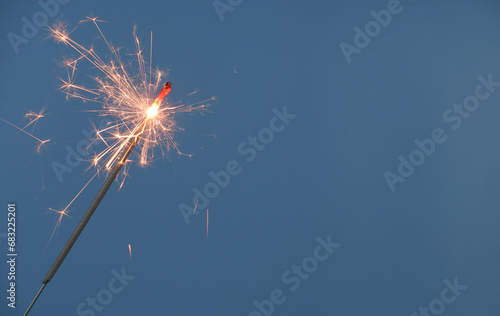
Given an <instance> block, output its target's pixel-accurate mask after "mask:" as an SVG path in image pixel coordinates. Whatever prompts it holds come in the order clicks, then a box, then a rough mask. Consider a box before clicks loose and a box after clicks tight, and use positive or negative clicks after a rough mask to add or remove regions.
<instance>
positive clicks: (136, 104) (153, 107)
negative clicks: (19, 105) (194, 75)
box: [25, 17, 214, 316]
mask: <svg viewBox="0 0 500 316" xmlns="http://www.w3.org/2000/svg"><path fill="white" fill-rule="evenodd" d="M84 21H88V22H91V23H93V24H94V26H95V27H96V29H97V31H98V32H99V34H100V38H101V39H102V40H103V41H104V43H105V45H106V46H107V48H108V49H109V50H110V52H111V57H112V59H111V61H109V62H107V63H106V62H105V61H104V60H103V59H102V58H101V57H100V56H99V55H98V54H97V52H96V50H95V49H94V48H93V46H91V47H90V48H87V47H85V46H83V45H81V44H79V43H77V42H76V41H74V40H73V39H72V38H71V37H70V34H71V32H72V31H71V32H70V31H68V30H67V29H66V27H65V26H64V25H63V24H62V23H58V24H56V25H54V26H53V27H49V29H50V30H51V34H52V37H53V38H54V39H55V40H56V41H57V42H60V43H63V44H64V45H66V46H68V47H70V48H71V49H73V51H74V52H75V53H76V54H77V56H78V57H77V58H73V59H67V60H65V61H64V65H65V66H66V74H67V78H66V79H62V78H60V80H61V81H62V85H61V89H62V90H64V91H65V92H66V97H67V98H68V99H69V98H70V97H73V98H78V99H80V100H82V101H84V102H86V101H93V102H97V103H100V104H101V105H102V108H101V109H99V110H97V111H96V112H98V113H99V114H100V115H101V116H106V117H112V118H114V119H115V120H114V121H113V122H111V123H110V124H108V126H106V127H105V128H103V129H101V130H97V131H96V139H95V141H102V142H103V143H104V144H105V145H106V148H105V149H104V150H103V151H101V152H99V153H97V154H95V156H94V158H93V160H92V164H93V165H94V166H95V167H96V169H97V171H96V174H95V175H94V176H93V177H92V178H91V180H90V181H92V179H94V178H95V176H96V175H97V174H99V172H100V171H101V170H105V171H106V172H107V176H106V178H105V180H104V183H103V184H102V186H101V188H100V190H99V191H98V193H97V195H96V196H95V198H94V200H93V201H92V203H91V204H90V206H89V208H88V209H87V211H86V213H85V214H84V215H83V217H82V219H81V220H80V222H79V224H78V226H77V227H76V228H75V230H74V231H73V233H72V234H71V236H70V238H69V239H68V241H67V242H66V245H65V246H64V248H63V249H62V251H61V252H60V254H59V256H58V257H57V259H56V260H55V261H54V263H53V264H52V266H51V268H50V269H49V271H48V272H47V274H46V276H45V278H44V279H43V284H42V287H41V288H40V290H39V291H38V293H37V294H36V296H35V298H34V300H33V301H32V302H31V304H30V306H29V307H28V309H27V311H26V313H25V316H26V315H28V313H29V311H30V310H31V309H32V307H33V305H34V304H35V302H36V301H37V299H38V297H39V296H40V294H41V292H42V291H43V289H44V288H45V286H46V285H47V284H48V283H49V282H50V281H51V280H52V278H53V277H54V275H55V273H56V272H57V270H58V269H59V267H60V266H61V264H62V262H63V261H64V259H65V258H66V256H67V255H68V253H69V251H70V250H71V249H72V247H73V245H74V243H75V242H76V240H77V239H78V237H79V236H80V234H81V233H82V231H83V229H84V228H85V226H86V225H87V223H88V221H89V220H90V218H91V217H92V215H93V213H94V211H95V210H96V208H97V207H98V205H99V203H100V202H101V200H102V199H103V197H104V195H105V194H106V192H107V191H108V189H109V187H110V186H111V184H112V183H113V182H114V181H115V179H117V176H118V174H119V172H120V171H121V170H122V168H123V175H124V178H123V181H124V180H125V177H126V175H127V172H126V167H127V165H126V162H127V159H128V158H129V156H130V155H131V153H132V151H133V149H134V147H138V151H139V153H138V156H139V163H140V164H141V165H146V164H147V163H148V162H149V161H151V160H152V158H153V148H154V147H155V146H156V147H159V148H161V152H162V154H165V152H166V151H168V150H169V149H170V148H175V149H176V150H177V152H178V153H179V154H182V153H181V152H180V150H179V149H178V147H177V144H176V142H175V141H174V140H173V134H174V132H176V131H178V130H180V129H181V128H180V127H178V126H177V125H176V122H175V120H174V117H175V115H176V114H178V113H181V112H191V111H193V110H199V109H203V108H204V107H206V106H207V105H206V104H205V103H204V102H206V101H209V100H214V98H211V99H208V100H205V101H202V102H199V103H195V104H191V105H184V104H170V103H169V102H166V104H162V103H165V102H163V101H164V99H165V97H166V96H167V95H168V94H169V93H170V90H171V83H170V82H167V83H166V84H165V85H164V86H163V88H162V89H161V91H160V93H159V94H158V96H157V97H156V98H155V99H154V101H153V98H152V96H153V93H154V92H155V91H157V90H158V87H159V84H160V82H162V78H163V75H164V74H163V73H162V72H161V71H159V70H155V75H154V78H152V72H153V71H152V68H151V59H152V49H150V51H151V53H150V63H149V72H148V71H147V70H146V63H145V61H144V58H143V56H142V53H143V48H142V47H141V45H140V41H139V38H138V37H137V35H136V29H135V28H134V33H133V36H134V42H135V47H136V51H137V52H136V54H135V62H136V63H137V65H138V68H137V69H136V70H135V71H134V70H132V71H130V68H132V64H131V63H130V64H126V63H124V62H123V61H122V58H121V56H120V53H119V49H117V48H115V47H113V46H111V45H110V44H109V42H108V40H107V39H106V37H105V36H104V34H103V32H102V31H101V29H100V27H99V25H98V23H97V22H101V21H98V20H97V18H96V17H88V18H87V19H86V20H84ZM84 21H82V22H84ZM151 48H152V33H151ZM81 61H88V62H90V64H91V65H92V66H94V68H96V69H97V70H98V71H100V75H99V76H96V77H93V79H94V81H95V82H96V84H97V88H89V87H86V86H83V85H78V84H76V83H75V73H76V71H77V69H78V67H77V66H78V65H79V63H80V62H81ZM152 101H153V102H152ZM165 149H166V150H165ZM90 181H89V182H88V183H87V184H86V185H85V186H84V188H83V189H82V190H80V192H79V193H78V194H77V195H76V196H75V197H74V198H73V199H72V200H71V202H70V203H69V204H68V205H67V206H66V207H65V208H64V209H63V210H61V211H56V212H57V213H58V214H59V219H58V225H59V224H60V221H61V220H62V218H63V217H64V215H67V210H68V208H69V206H70V205H71V204H72V203H73V202H74V201H75V199H76V198H77V197H78V196H79V195H80V194H81V193H82V191H83V190H84V189H85V187H86V186H87V185H88V184H89V183H90ZM123 181H121V183H120V188H121V186H122V185H123ZM57 227H58V226H57V225H56V229H57ZM129 251H130V255H131V248H130V245H129Z"/></svg>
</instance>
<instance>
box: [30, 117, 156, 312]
mask: <svg viewBox="0 0 500 316" xmlns="http://www.w3.org/2000/svg"><path fill="white" fill-rule="evenodd" d="M148 121H149V120H148V119H145V120H144V122H143V123H142V124H141V125H140V126H139V127H138V130H139V132H138V133H137V134H135V135H132V136H131V137H130V139H129V140H128V142H127V145H126V146H125V148H124V150H123V152H122V155H121V157H120V159H119V160H118V161H117V162H116V164H115V165H114V167H113V169H111V171H110V172H109V174H108V176H107V177H106V179H105V180H104V183H103V184H102V186H101V189H100V190H99V192H97V195H96V196H95V198H94V200H93V201H92V203H91V204H90V206H89V208H88V209H87V212H85V214H84V215H83V217H82V219H81V220H80V223H78V226H77V227H76V228H75V230H74V231H73V233H72V234H71V236H70V237H69V239H68V241H67V242H66V245H65V246H64V248H63V249H62V250H61V252H60V253H59V256H58V257H57V259H56V260H55V261H54V263H53V264H52V266H51V267H50V269H49V271H48V272H47V274H46V275H45V278H44V279H43V285H42V287H41V288H40V290H39V291H38V293H37V295H36V297H35V298H34V299H33V301H32V302H31V304H30V306H29V307H28V310H27V311H26V313H25V314H24V316H27V315H28V313H29V312H30V310H31V309H32V308H33V305H34V304H35V302H36V300H37V299H38V297H39V296H40V294H41V293H42V291H43V289H44V288H45V286H46V285H47V283H49V282H50V280H52V278H53V277H54V275H55V274H56V272H57V270H58V269H59V267H60V266H61V264H62V262H63V261H64V259H65V258H66V256H67V255H68V253H69V251H70V250H71V248H72V247H73V245H74V244H75V242H76V240H77V239H78V237H79V236H80V234H81V233H82V231H83V229H84V228H85V226H86V225H87V223H88V221H89V220H90V218H91V217H92V215H93V214H94V211H95V210H96V209H97V207H98V206H99V203H101V200H102V199H103V197H104V195H106V192H107V191H108V189H109V187H110V186H111V184H113V181H114V180H115V178H116V176H117V175H118V173H119V172H120V170H121V168H122V167H123V165H124V164H125V162H126V161H127V158H128V156H129V155H130V153H131V152H132V150H133V149H134V147H135V145H136V144H137V142H138V141H139V138H140V137H141V135H142V133H143V131H144V129H145V128H146V125H147V124H148Z"/></svg>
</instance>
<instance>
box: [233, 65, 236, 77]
mask: <svg viewBox="0 0 500 316" xmlns="http://www.w3.org/2000/svg"><path fill="white" fill-rule="evenodd" d="M233 69H234V74H235V75H236V73H237V72H236V66H233Z"/></svg>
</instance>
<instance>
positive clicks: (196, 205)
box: [193, 199, 198, 215]
mask: <svg viewBox="0 0 500 316" xmlns="http://www.w3.org/2000/svg"><path fill="white" fill-rule="evenodd" d="M197 207H198V199H196V204H195V206H194V210H193V215H194V213H195V212H196V208H197Z"/></svg>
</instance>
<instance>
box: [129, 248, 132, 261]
mask: <svg viewBox="0 0 500 316" xmlns="http://www.w3.org/2000/svg"><path fill="white" fill-rule="evenodd" d="M128 253H129V254H130V262H132V247H130V244H128Z"/></svg>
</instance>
